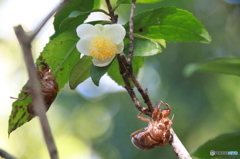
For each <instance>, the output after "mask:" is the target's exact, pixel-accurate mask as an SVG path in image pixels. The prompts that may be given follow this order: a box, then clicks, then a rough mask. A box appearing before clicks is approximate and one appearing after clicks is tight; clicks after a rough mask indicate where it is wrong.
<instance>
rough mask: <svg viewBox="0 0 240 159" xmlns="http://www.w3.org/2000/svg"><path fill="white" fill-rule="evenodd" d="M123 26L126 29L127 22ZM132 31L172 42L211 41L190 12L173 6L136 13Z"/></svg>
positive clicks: (127, 26)
mask: <svg viewBox="0 0 240 159" xmlns="http://www.w3.org/2000/svg"><path fill="white" fill-rule="evenodd" d="M124 27H125V28H126V29H128V28H129V23H127V24H125V26H124ZM134 33H137V34H140V35H142V36H145V37H148V38H152V39H165V40H166V41H173V42H182V41H200V42H204V43H209V42H210V41H211V37H210V36H209V34H208V32H207V31H206V29H205V28H204V26H203V25H202V24H201V22H200V21H199V20H198V19H196V18H195V17H194V16H193V15H192V13H189V12H188V11H185V10H182V9H177V8H175V7H167V8H158V9H152V10H148V11H145V12H143V13H140V14H138V15H136V16H135V18H134Z"/></svg>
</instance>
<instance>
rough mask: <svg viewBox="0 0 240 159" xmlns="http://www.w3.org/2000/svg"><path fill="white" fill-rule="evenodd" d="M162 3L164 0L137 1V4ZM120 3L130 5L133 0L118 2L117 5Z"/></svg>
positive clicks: (119, 0) (120, 0)
mask: <svg viewBox="0 0 240 159" xmlns="http://www.w3.org/2000/svg"><path fill="white" fill-rule="evenodd" d="M161 1H163V0H137V1H136V3H156V2H161ZM120 3H125V4H130V3H132V0H118V1H117V4H120Z"/></svg>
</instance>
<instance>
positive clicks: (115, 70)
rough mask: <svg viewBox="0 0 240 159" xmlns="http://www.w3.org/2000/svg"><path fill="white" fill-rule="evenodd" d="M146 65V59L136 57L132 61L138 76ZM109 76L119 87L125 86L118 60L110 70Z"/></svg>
mask: <svg viewBox="0 0 240 159" xmlns="http://www.w3.org/2000/svg"><path fill="white" fill-rule="evenodd" d="M143 64H144V57H134V58H133V61H132V67H133V72H134V74H135V75H136V76H137V75H138V72H139V69H140V68H141V67H142V66H143ZM108 75H109V76H110V77H111V78H112V79H113V80H114V81H115V82H116V83H117V84H119V85H121V86H123V87H124V86H125V84H124V82H123V79H122V75H121V74H120V72H119V66H118V60H114V61H113V62H112V64H111V67H110V68H109V69H108Z"/></svg>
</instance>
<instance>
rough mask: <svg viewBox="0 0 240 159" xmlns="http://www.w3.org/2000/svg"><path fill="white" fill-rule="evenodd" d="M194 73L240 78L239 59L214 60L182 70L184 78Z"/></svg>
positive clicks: (191, 65) (190, 65)
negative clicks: (212, 73)
mask: <svg viewBox="0 0 240 159" xmlns="http://www.w3.org/2000/svg"><path fill="white" fill-rule="evenodd" d="M196 71H208V72H215V73H223V74H230V75H237V76H240V58H216V59H213V60H209V61H206V62H203V63H198V64H189V65H187V66H186V67H185V69H184V74H185V75H186V76H190V75H192V74H193V73H194V72H196Z"/></svg>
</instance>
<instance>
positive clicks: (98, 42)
mask: <svg viewBox="0 0 240 159" xmlns="http://www.w3.org/2000/svg"><path fill="white" fill-rule="evenodd" d="M89 50H90V53H89V55H91V56H92V57H94V58H97V59H100V60H106V59H108V58H111V57H113V56H114V55H115V54H117V53H118V50H117V46H116V45H114V44H113V43H112V42H111V41H110V40H109V39H108V38H106V37H102V36H97V37H95V38H94V39H93V40H92V41H91V44H90V47H89Z"/></svg>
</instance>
